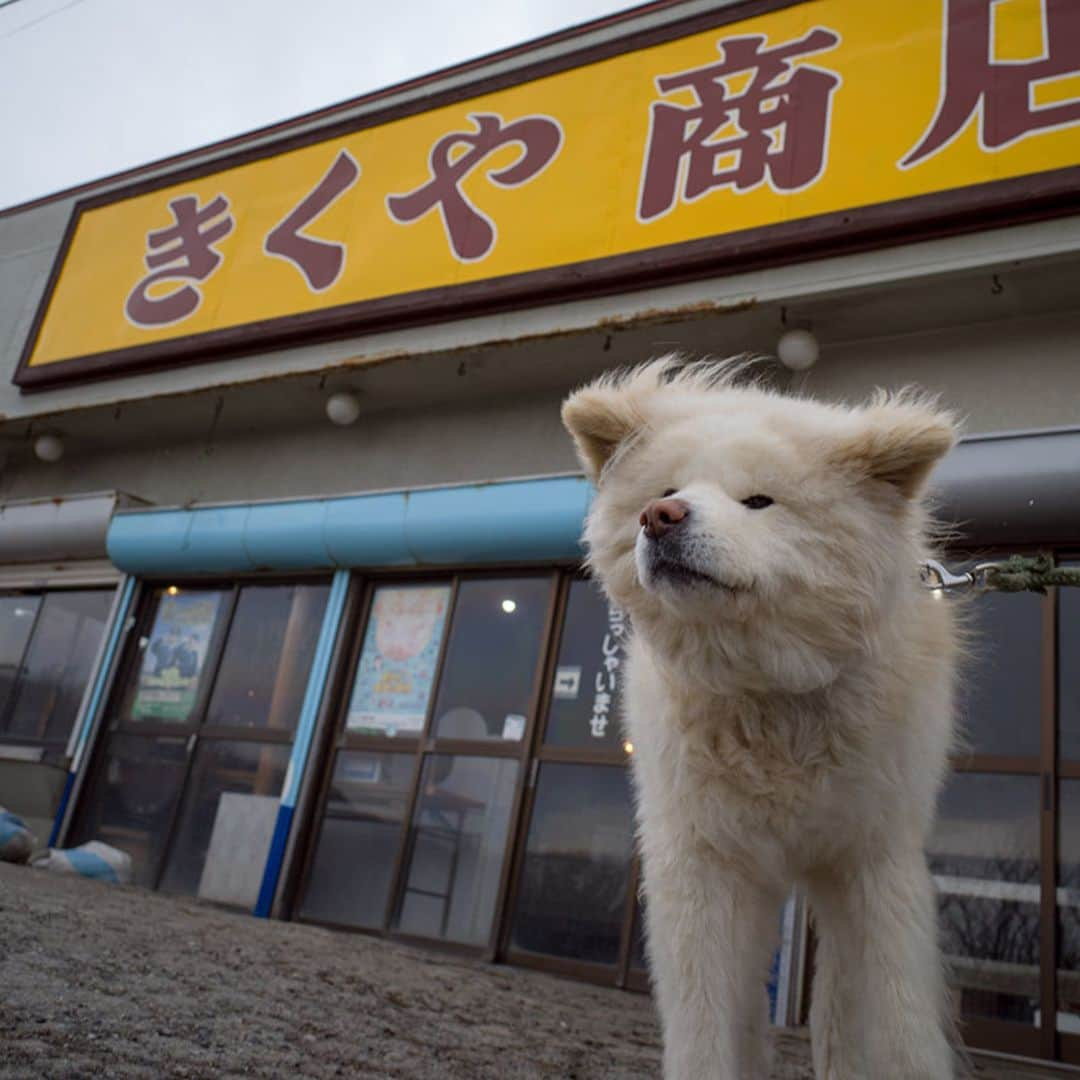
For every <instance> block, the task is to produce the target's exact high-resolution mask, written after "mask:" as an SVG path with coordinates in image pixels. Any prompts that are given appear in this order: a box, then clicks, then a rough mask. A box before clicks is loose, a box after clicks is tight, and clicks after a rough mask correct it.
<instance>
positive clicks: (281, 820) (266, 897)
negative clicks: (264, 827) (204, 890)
mask: <svg viewBox="0 0 1080 1080" xmlns="http://www.w3.org/2000/svg"><path fill="white" fill-rule="evenodd" d="M292 819H293V808H292V807H291V806H281V807H279V808H278V815H277V821H275V822H274V835H273V836H272V837H271V839H270V852H269V854H268V855H267V856H266V869H265V870H264V871H263V879H262V884H261V885H260V886H259V898H258V900H256V901H255V910H254V911H253V912H252V914H253V915H257V916H258V917H259V918H260V919H269V918H270V912H271V910H272V909H273V906H274V893H275V892H277V879H278V871H279V870H280V869H281V860H282V859H283V858H284V857H285V845H286V843H287V842H288V839H289V829H290V828H291V827H292Z"/></svg>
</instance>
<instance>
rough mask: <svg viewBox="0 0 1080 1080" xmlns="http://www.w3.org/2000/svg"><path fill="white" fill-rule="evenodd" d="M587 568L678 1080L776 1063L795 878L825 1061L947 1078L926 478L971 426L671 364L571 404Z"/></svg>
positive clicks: (855, 1073) (938, 633)
mask: <svg viewBox="0 0 1080 1080" xmlns="http://www.w3.org/2000/svg"><path fill="white" fill-rule="evenodd" d="M563 420H564V422H565V424H566V426H567V428H568V429H569V431H570V433H571V434H572V435H573V437H574V440H575V443H576V445H577V449H578V453H579V455H580V457H581V461H582V463H583V464H584V467H585V469H586V471H587V472H588V475H589V476H590V478H591V479H592V480H593V482H594V483H595V484H596V487H597V495H596V499H595V502H594V504H593V507H592V510H591V512H590V514H589V520H588V524H587V526H586V531H585V536H586V540H587V543H588V547H589V553H590V554H589V561H590V564H591V566H592V568H593V570H594V572H595V573H596V575H597V576H598V577H599V579H600V582H601V583H602V584H603V587H604V589H605V590H606V592H607V594H608V595H609V597H610V598H611V600H612V601H613V602H614V603H615V604H617V605H619V606H620V607H622V608H624V609H625V610H626V611H627V612H628V613H629V615H630V618H631V622H632V625H633V638H632V643H631V646H630V661H629V669H628V676H627V689H626V695H625V697H626V715H625V722H626V725H627V735H628V737H629V738H630V739H631V740H632V741H633V744H634V748H635V752H634V759H633V761H634V774H635V786H636V791H637V816H638V831H639V838H640V849H641V855H642V860H643V867H644V877H645V895H646V899H647V901H648V903H647V923H648V941H649V956H650V961H651V970H652V978H653V984H654V988H655V993H656V999H657V1003H658V1006H659V1010H660V1014H661V1019H662V1021H663V1029H664V1073H665V1076H666V1077H667V1078H668V1080H709V1078H718V1080H764V1078H766V1077H767V1076H768V1074H769V1065H768V1059H767V1042H768V1040H767V1037H766V1032H765V1027H766V1024H767V1009H766V996H765V992H764V983H765V978H766V972H767V968H768V965H769V961H770V957H771V954H772V951H773V949H774V947H775V942H776V935H777V924H778V919H779V909H780V906H781V903H782V901H783V899H784V897H785V895H786V893H787V890H788V889H789V887H790V885H791V884H792V883H793V882H798V883H801V884H802V885H803V886H804V887H805V888H806V890H807V893H808V895H809V898H810V904H811V910H812V912H813V915H814V919H815V925H816V928H817V931H818V935H819V946H818V950H817V957H816V977H815V984H814V988H813V1004H812V1008H811V1017H810V1021H811V1032H812V1037H813V1044H814V1066H815V1071H816V1073H817V1076H818V1077H819V1078H820V1080H886V1078H888V1080H900V1078H903V1080H916V1078H918V1080H942V1078H946V1077H951V1076H952V1075H953V1070H954V1064H953V1051H952V1048H951V1045H950V1043H951V1040H950V1038H949V1036H948V1021H947V1006H946V990H945V983H944V977H943V971H942V965H941V961H940V957H939V954H938V948H937V940H936V910H935V897H934V889H933V883H932V881H931V879H930V876H929V872H928V870H927V866H926V861H925V857H924V854H923V847H924V843H925V841H926V838H927V833H928V830H929V828H930V825H931V822H932V817H933V813H934V804H935V799H936V796H937V792H938V789H939V787H940V785H941V782H942V780H943V776H944V772H945V769H946V763H947V755H948V752H949V748H950V742H951V732H952V696H953V685H952V684H953V668H954V660H955V653H956V633H955V629H954V627H953V625H952V617H951V615H950V605H949V604H948V603H945V602H942V601H941V600H940V599H938V598H937V597H935V596H934V595H933V594H931V593H930V592H928V591H927V590H926V589H924V588H923V587H922V585H921V584H920V581H919V574H918V564H919V563H920V561H921V560H923V559H924V558H926V556H927V540H926V513H925V510H924V508H923V506H922V504H921V501H920V497H921V494H922V491H923V487H924V484H925V481H926V479H927V476H928V474H929V473H930V470H931V468H932V467H933V465H934V463H935V462H936V461H937V460H938V459H939V458H940V457H941V456H942V455H943V454H944V453H945V452H946V451H947V450H948V449H949V448H950V447H951V446H952V445H953V443H954V441H955V438H956V431H955V425H954V422H953V419H952V418H951V417H950V416H949V415H948V414H946V413H943V412H941V411H938V410H937V409H936V408H935V407H934V406H933V405H932V404H930V403H927V402H926V401H925V400H922V399H920V398H919V397H918V396H916V395H912V394H901V395H898V396H893V397H889V396H887V395H884V394H879V395H878V396H877V397H875V398H874V399H873V400H872V401H871V402H869V403H868V404H866V405H865V406H863V407H861V408H856V409H847V408H842V407H839V406H831V405H826V404H822V403H819V402H815V401H811V400H808V399H800V398H793V397H785V396H783V395H781V394H777V393H772V392H769V391H766V390H764V389H761V388H759V387H756V386H746V385H740V380H739V379H738V378H737V377H736V375H734V374H733V368H732V367H731V365H721V366H719V367H718V366H716V365H709V364H694V365H690V366H685V367H684V366H680V365H679V364H677V363H676V362H674V361H672V360H670V359H668V360H662V361H657V362H653V363H651V364H647V365H644V366H643V367H639V368H636V369H632V370H630V371H628V372H625V373H623V374H616V375H614V376H606V377H604V378H601V379H600V380H599V381H597V382H596V383H594V384H592V385H590V386H587V387H585V388H584V389H581V390H578V391H577V392H576V393H574V394H573V395H571V397H570V398H569V399H568V400H567V401H566V403H565V405H564V406H563Z"/></svg>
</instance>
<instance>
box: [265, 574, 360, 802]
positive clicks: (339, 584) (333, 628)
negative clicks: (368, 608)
mask: <svg viewBox="0 0 1080 1080" xmlns="http://www.w3.org/2000/svg"><path fill="white" fill-rule="evenodd" d="M348 591H349V573H348V571H347V570H339V571H338V572H337V573H336V574H335V575H334V582H333V584H332V585H331V586H330V595H329V597H328V598H327V601H326V610H325V611H324V612H323V621H322V626H321V627H320V629H319V640H318V642H317V643H316V645H315V655H314V657H313V658H312V661H311V671H310V672H309V673H308V681H307V687H306V688H305V690H304V700H303V703H302V704H301V706H300V716H299V717H298V719H297V721H296V738H295V739H294V740H293V748H292V755H291V757H290V760H289V772H288V776H287V777H286V779H285V784H284V785H283V790H282V792H281V801H282V802H283V803H285V804H287V805H289V806H292V805H294V804H295V803H296V796H297V794H298V792H299V790H300V780H301V778H302V777H303V775H304V767H305V766H306V765H307V756H308V750H309V749H310V747H311V736H312V733H313V732H314V730H315V721H316V719H317V718H318V715H319V708H320V706H321V705H322V698H323V691H324V690H325V689H326V677H327V674H328V673H329V671H330V658H331V656H332V654H333V651H334V641H335V639H336V638H337V634H338V627H339V626H340V624H341V617H342V613H343V612H344V610H345V595H346V593H347V592H348Z"/></svg>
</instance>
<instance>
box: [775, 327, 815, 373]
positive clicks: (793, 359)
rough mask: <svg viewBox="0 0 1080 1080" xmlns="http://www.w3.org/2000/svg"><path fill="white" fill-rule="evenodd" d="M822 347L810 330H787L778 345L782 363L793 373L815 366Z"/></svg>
mask: <svg viewBox="0 0 1080 1080" xmlns="http://www.w3.org/2000/svg"><path fill="white" fill-rule="evenodd" d="M820 352H821V347H820V346H819V345H818V339H817V338H816V337H814V335H813V334H812V333H810V331H809V330H787V331H785V332H784V333H783V334H781V335H780V340H779V341H778V342H777V343H776V355H777V356H778V357H780V363H781V364H783V365H784V367H786V368H790V370H792V371H805V370H806V369H807V368H811V367H813V366H814V364H815V362H816V361H817V358H818V354H819V353H820Z"/></svg>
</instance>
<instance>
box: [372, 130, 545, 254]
mask: <svg viewBox="0 0 1080 1080" xmlns="http://www.w3.org/2000/svg"><path fill="white" fill-rule="evenodd" d="M469 119H470V120H471V121H472V122H473V123H474V124H475V125H476V131H475V132H472V131H452V132H450V134H448V135H444V136H443V137H442V138H441V139H440V140H439V141H438V142H437V143H436V144H435V145H434V146H433V147H432V148H431V154H430V155H429V158H428V161H429V164H430V166H431V179H430V180H429V181H428V182H427V183H426V184H424V185H423V186H422V187H419V188H417V189H416V190H415V191H410V192H407V193H405V194H401V195H388V196H387V197H386V208H387V210H388V211H389V213H390V216H391V217H392V218H393V219H394V221H396V222H398V223H400V224H407V223H410V222H413V221H416V220H417V219H418V218H421V217H423V216H424V215H425V214H427V213H428V212H429V211H431V210H433V209H434V208H435V207H436V206H437V207H438V208H439V213H440V214H441V215H442V221H443V227H444V228H445V229H446V235H447V238H448V239H449V241H450V247H451V249H452V250H453V252H454V254H455V255H456V256H457V257H458V258H459V259H461V260H462V261H463V262H473V261H475V260H476V259H482V258H484V256H485V255H487V254H488V252H490V251H491V249H492V248H493V247H494V246H495V236H496V229H495V223H494V222H493V221H492V220H491V218H489V217H488V216H487V215H486V214H484V213H483V212H482V211H481V210H478V209H477V208H476V207H475V206H474V205H473V204H472V203H471V202H470V201H469V200H468V198H466V196H465V195H464V194H463V193H462V191H461V182H462V181H463V180H464V179H465V177H466V176H468V175H469V173H471V172H472V171H473V169H475V168H476V167H477V166H478V165H479V164H480V163H481V162H482V161H483V160H484V159H485V158H487V157H489V156H490V155H491V154H493V153H494V152H495V151H496V150H498V149H499V148H500V147H502V146H506V145H507V144H509V143H517V144H519V145H520V147H521V156H520V157H519V158H518V159H517V160H516V161H515V162H514V163H513V164H511V165H506V166H504V167H503V168H501V169H499V170H498V171H496V172H489V173H488V179H489V180H490V181H491V182H492V183H493V184H498V185H499V186H500V187H507V188H511V187H519V186H520V185H522V184H525V183H528V181H530V180H533V179H535V178H536V177H537V176H539V175H540V173H541V172H543V170H544V169H546V168H547V166H548V165H550V164H551V162H552V161H553V160H554V158H555V155H556V154H557V153H558V152H559V148H560V147H561V146H562V128H561V127H559V125H558V123H557V122H556V121H554V120H552V119H551V117H548V116H526V117H523V118H522V119H520V120H515V121H514V122H513V123H510V124H506V125H505V126H503V120H502V117H501V116H497V115H495V114H491V113H474V114H470V116H469ZM463 146H464V147H467V149H466V150H465V151H464V153H461V152H460V148H461V147H463Z"/></svg>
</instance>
